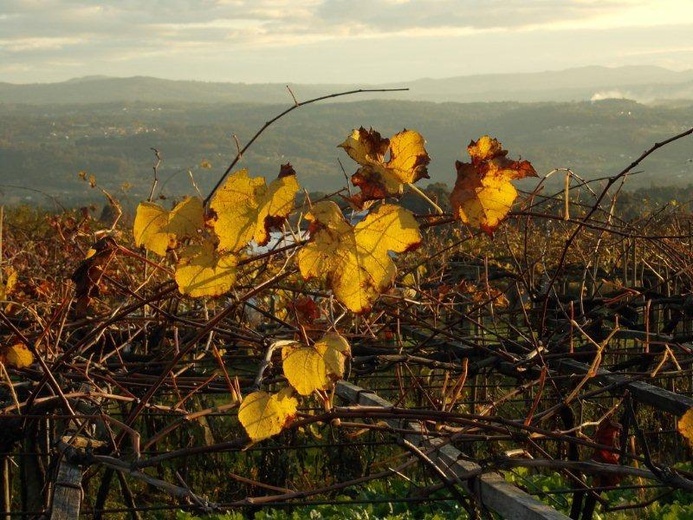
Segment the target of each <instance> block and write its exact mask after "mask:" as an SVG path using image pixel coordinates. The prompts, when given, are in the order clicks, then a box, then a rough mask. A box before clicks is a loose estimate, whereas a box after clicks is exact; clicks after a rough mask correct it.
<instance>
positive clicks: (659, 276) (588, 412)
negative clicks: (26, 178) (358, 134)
mask: <svg viewBox="0 0 693 520" xmlns="http://www.w3.org/2000/svg"><path fill="white" fill-rule="evenodd" d="M313 101H315V100H311V101H309V102H304V103H296V104H295V106H294V107H292V108H291V109H289V111H291V110H293V109H294V108H297V107H299V106H302V105H304V104H307V103H310V102H313ZM289 111H287V113H288V112H289ZM282 115H284V114H281V115H280V116H279V117H281V116H282ZM271 123H272V121H270V122H269V123H268V124H267V125H266V127H267V126H269V125H270V124H271ZM266 127H264V128H263V129H262V130H261V131H260V133H261V132H262V131H263V130H264V129H265V128H266ZM692 132H693V129H691V130H689V131H687V132H684V133H682V134H680V135H678V136H675V137H672V138H671V139H668V140H666V141H664V142H662V143H658V144H656V145H654V146H653V147H652V149H650V150H648V151H647V152H645V153H644V154H643V155H642V156H641V157H640V158H639V159H638V160H636V161H634V162H633V164H631V165H629V166H628V167H627V168H626V169H624V170H623V172H620V173H619V174H617V175H614V176H613V177H610V178H607V179H604V180H600V181H593V182H585V181H582V180H580V179H579V178H578V177H577V176H576V175H575V174H574V173H573V172H571V171H569V170H565V171H562V172H560V173H562V174H564V175H565V178H566V184H565V188H564V189H563V190H561V191H558V192H556V193H549V192H548V188H546V187H545V186H544V184H543V183H542V184H540V186H539V187H538V188H537V189H535V190H534V191H533V192H532V193H529V194H527V197H526V198H525V201H524V203H523V205H522V206H521V207H520V208H519V210H518V211H517V212H516V213H514V214H513V216H512V218H511V219H510V220H509V221H508V222H507V223H506V224H505V225H504V226H503V227H502V228H501V229H499V230H498V232H497V233H496V234H495V236H494V237H493V238H490V237H487V236H482V235H479V234H477V233H473V232H471V231H470V230H468V229H466V228H464V227H461V226H460V225H459V224H454V225H452V226H450V225H449V221H450V220H451V219H450V218H448V217H447V216H446V215H442V216H441V215H439V214H437V213H436V214H432V215H420V216H419V217H420V220H421V221H422V222H425V223H428V225H429V227H428V229H427V233H428V237H427V240H428V242H427V244H428V245H427V247H426V248H425V250H419V251H418V252H415V253H411V254H409V255H407V256H406V257H403V258H402V259H401V262H400V265H399V274H398V278H397V283H396V285H395V287H393V288H392V290H391V291H390V292H389V293H388V294H385V295H383V297H381V299H380V300H379V302H378V304H377V305H376V307H375V308H374V309H373V310H372V311H371V312H370V313H369V314H367V315H361V316H354V315H350V314H348V313H346V312H344V310H343V309H342V307H341V306H340V305H339V304H338V303H337V302H336V301H335V300H334V299H333V298H332V297H331V296H330V294H329V293H328V292H326V291H325V290H324V289H322V288H321V287H320V286H319V285H316V284H314V283H312V282H311V283H308V282H305V281H303V280H302V279H300V278H299V277H296V276H294V275H295V272H294V270H292V268H287V265H288V262H287V259H288V258H290V256H291V255H292V254H293V251H294V248H293V247H291V246H287V247H281V246H278V247H276V248H274V249H271V250H269V251H268V252H267V253H265V254H262V255H260V256H258V257H255V259H254V260H253V261H248V262H247V263H246V264H244V265H242V266H241V267H242V268H243V270H242V273H241V275H240V276H239V279H240V283H239V285H238V286H237V288H236V289H234V291H233V292H232V293H229V294H228V295H226V296H224V297H222V298H216V299H209V300H194V299H189V298H184V297H181V296H180V295H179V294H178V293H177V291H176V290H175V287H174V285H173V283H172V282H171V281H170V273H168V272H167V269H166V268H165V267H164V266H163V265H162V264H160V263H157V262H154V261H152V260H151V259H150V258H148V257H146V255H145V254H144V253H143V252H141V251H138V250H136V249H135V248H134V247H133V246H132V243H133V242H132V239H131V237H130V236H129V231H128V230H127V229H126V228H124V227H123V228H119V229H117V230H115V231H114V232H112V233H109V234H108V236H107V237H105V238H99V239H98V240H97V239H96V238H97V237H98V236H100V235H99V234H98V232H99V231H101V230H102V228H103V226H102V224H100V223H99V222H98V221H97V220H96V219H93V218H91V217H90V216H89V214H88V213H83V212H74V213H73V212H65V213H63V214H60V215H47V214H42V213H40V212H36V213H31V212H29V213H26V212H25V213H24V214H22V213H21V212H17V213H16V214H15V215H14V216H13V219H14V220H6V221H5V222H4V224H3V235H2V262H3V266H9V265H12V266H13V269H15V270H16V271H17V272H18V273H20V276H19V282H17V284H16V286H15V287H14V288H13V290H12V292H11V293H10V292H7V293H6V295H5V301H4V302H3V303H2V309H0V321H1V324H0V334H2V338H3V344H7V345H11V344H21V345H23V346H24V347H25V348H26V349H28V351H30V352H31V354H32V357H33V363H31V364H30V365H29V366H25V367H19V368H18V367H13V366H12V365H11V364H10V363H7V362H5V361H7V360H6V359H5V360H4V361H3V365H2V374H0V376H2V378H1V380H2V384H1V386H0V408H1V409H2V411H1V415H0V421H1V424H2V428H0V459H1V465H0V468H1V470H2V473H1V475H2V487H3V493H2V494H1V496H0V506H1V507H2V508H3V509H2V511H3V512H6V513H9V512H10V511H18V510H21V511H23V512H24V513H25V515H27V516H31V515H34V514H35V515H38V514H44V513H46V512H49V511H51V512H52V514H54V515H57V514H60V512H61V511H62V512H65V511H67V513H65V514H73V513H74V512H75V511H79V508H80V507H81V509H82V511H83V512H85V511H86V512H88V513H90V514H91V515H92V516H93V517H95V518H101V517H103V516H104V515H105V514H108V513H109V512H110V513H114V512H122V513H123V514H127V515H129V516H130V517H132V518H138V517H141V516H140V515H141V513H142V512H146V511H151V510H157V509H165V508H171V509H180V508H187V509H189V510H192V511H196V512H198V513H203V512H210V511H217V512H218V511H225V510H228V509H232V508H235V507H258V506H268V505H274V506H277V505H282V504H294V505H295V504H300V503H310V504H315V503H319V501H325V500H328V501H329V500H333V501H335V502H338V501H340V500H342V499H343V497H345V496H352V498H353V497H354V496H356V495H357V494H358V492H359V490H360V489H362V488H363V487H364V486H365V485H367V484H369V483H371V484H372V483H374V482H376V483H377V482H392V481H400V482H401V483H405V486H404V488H402V487H400V488H398V489H400V490H401V489H407V493H406V494H405V495H403V494H402V493H400V495H399V496H392V497H388V500H392V501H396V500H402V501H412V502H417V501H438V500H445V501H447V502H451V503H455V504H459V505H460V506H461V507H463V508H465V509H466V510H467V512H468V514H469V515H470V517H489V515H490V513H489V512H488V511H489V510H495V511H496V512H499V513H501V514H510V513H508V511H510V509H507V504H508V503H512V504H513V505H512V507H515V504H524V506H523V507H525V508H527V510H532V511H535V512H536V514H537V515H539V516H535V518H558V517H560V516H551V515H554V514H556V515H558V513H556V512H555V511H552V510H544V509H542V508H541V506H540V504H539V502H538V501H536V500H534V499H533V498H532V497H531V496H529V495H526V494H525V493H519V494H518V495H513V494H512V493H513V492H512V491H508V488H509V487H512V486H510V485H509V484H508V483H507V482H510V481H512V482H515V483H518V484H519V487H520V488H522V489H523V490H524V491H526V492H527V493H529V494H530V495H531V494H537V493H535V491H536V489H535V488H533V487H532V485H531V481H532V476H536V475H556V476H557V478H559V479H561V480H560V482H561V484H559V485H558V486H557V488H556V489H555V493H556V495H555V496H549V497H548V500H552V501H553V503H554V504H558V506H561V503H559V502H560V501H557V499H556V497H557V496H558V497H564V496H569V497H570V500H568V501H567V502H566V503H565V504H564V505H565V508H566V511H565V512H566V514H569V515H570V516H571V517H572V518H575V519H578V518H582V519H585V520H586V519H589V518H591V517H592V512H593V511H594V509H595V507H597V506H599V507H601V508H602V510H604V511H614V510H619V509H624V508H639V507H646V506H647V505H648V504H651V503H652V502H653V501H655V500H658V499H660V498H661V497H665V496H667V495H668V494H671V493H672V492H673V491H674V490H683V491H686V492H693V474H692V473H691V472H690V471H689V470H690V468H688V469H687V468H685V467H681V466H680V465H678V464H677V463H678V462H681V461H683V460H687V459H688V458H689V455H690V451H689V450H690V448H689V446H687V445H686V443H685V441H684V440H683V438H682V437H681V436H680V435H679V434H678V432H677V431H676V429H677V420H678V417H680V416H681V415H682V414H683V413H685V412H686V411H687V410H688V409H689V408H691V407H692V406H693V388H692V382H693V369H692V366H691V365H692V363H693V356H692V355H691V352H692V350H691V349H692V348H693V272H692V267H691V261H690V260H691V257H692V256H693V233H692V232H691V228H692V223H693V217H692V216H691V205H690V202H691V201H688V204H685V203H684V204H679V205H677V206H675V207H665V208H659V209H658V210H657V211H652V212H649V213H647V214H643V215H641V216H640V217H639V218H638V219H635V220H629V221H626V220H623V219H621V218H620V217H619V195H620V193H621V190H622V189H623V186H624V185H625V184H626V181H627V177H628V174H629V173H630V172H631V171H632V170H633V168H635V167H636V166H637V165H638V164H639V163H640V161H642V160H643V159H644V158H645V157H647V156H648V155H649V154H651V153H654V152H655V151H657V150H658V149H659V148H661V147H663V146H665V145H666V144H667V143H669V142H672V141H674V140H677V139H682V138H685V137H686V136H688V135H690V134H691V133H692ZM256 137H257V136H256ZM254 140H255V138H253V140H251V142H249V143H248V146H249V145H250V144H252V142H253V141H254ZM246 148H247V146H246ZM244 149H245V148H244ZM241 155H242V150H239V153H238V158H237V159H240V157H241ZM158 159H159V156H158V154H157V160H158ZM236 162H237V161H234V163H233V164H232V165H231V166H230V167H229V169H228V170H227V173H228V172H229V171H230V170H231V168H232V167H233V165H234V164H235V163H236ZM155 171H156V169H155ZM220 182H221V181H220ZM307 203H309V202H307ZM444 223H446V225H443V224H444ZM90 248H91V249H92V251H91V253H90V254H87V253H88V250H89V249H90ZM83 258H87V260H81V259H83ZM335 327H338V329H339V330H340V332H341V333H342V334H343V335H345V336H346V337H348V339H349V340H350V342H351V344H352V357H351V360H350V370H349V376H348V378H347V380H348V382H341V383H340V384H338V385H337V388H336V390H335V395H333V396H322V397H323V398H316V399H314V400H312V401H311V400H308V401H306V402H305V403H304V407H303V408H302V409H301V411H300V413H299V416H298V418H297V419H296V420H295V421H294V422H293V423H292V424H291V425H290V426H289V427H287V429H286V430H285V431H284V432H283V433H282V434H281V435H280V436H278V437H277V438H275V439H272V440H270V441H266V442H264V443H261V444H260V445H254V446H251V445H249V441H248V439H247V438H246V436H245V433H244V432H243V430H242V428H241V427H240V426H239V424H238V421H237V419H236V413H237V408H238V405H239V402H240V400H241V397H242V395H243V394H245V393H247V392H249V391H252V390H254V389H257V388H258V387H259V386H260V385H264V386H268V387H271V386H272V385H273V384H276V383H277V382H279V381H280V380H281V379H282V375H281V370H280V364H281V363H280V359H279V357H278V356H279V353H278V352H275V351H274V350H273V349H272V344H273V343H274V342H275V341H277V340H281V339H304V338H306V339H307V338H314V337H317V336H319V335H320V334H321V333H324V332H325V331H327V330H330V329H333V328H335ZM325 403H331V404H333V405H334V406H330V407H328V408H325ZM450 450H452V451H450ZM518 468H523V470H522V471H520V470H518ZM499 474H501V475H504V478H505V479H506V480H507V482H506V480H504V479H503V478H500V477H499V476H498V475H499ZM624 488H632V489H634V490H636V491H637V493H635V494H634V498H632V499H631V500H628V501H626V502H623V503H619V504H612V503H610V501H609V498H608V497H609V495H608V492H610V491H613V490H615V489H624ZM490 489H493V490H496V491H497V490H501V491H502V492H503V493H504V494H503V495H502V496H503V497H504V498H503V499H493V498H492V497H491V494H490V493H488V492H486V493H484V492H483V490H487V491H488V490H490ZM513 489H515V488H513ZM349 493H352V495H349ZM538 494H539V495H540V498H546V496H541V493H538ZM561 500H562V499H561ZM533 514H534V513H533ZM541 515H545V516H541ZM56 518H57V516H56Z"/></svg>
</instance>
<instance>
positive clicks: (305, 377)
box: [282, 332, 351, 395]
mask: <svg viewBox="0 0 693 520" xmlns="http://www.w3.org/2000/svg"><path fill="white" fill-rule="evenodd" d="M350 352H351V347H350V346H349V343H348V342H347V340H346V339H344V337H342V336H341V335H340V334H337V333H336V332H331V333H328V334H326V335H325V336H324V337H323V338H322V339H321V340H320V341H318V342H317V343H315V344H314V345H309V346H307V345H302V344H300V343H292V344H289V345H286V346H284V348H282V367H283V369H284V375H285V376H286V378H287V379H288V381H289V383H290V384H291V386H293V387H294V388H295V389H296V391H297V392H298V393H299V394H301V395H309V394H312V393H313V392H314V391H315V390H328V389H329V388H331V387H332V385H333V383H334V381H335V380H338V379H341V378H342V377H344V366H345V362H346V358H347V357H348V356H349V355H350Z"/></svg>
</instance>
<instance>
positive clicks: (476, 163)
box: [450, 135, 537, 233]
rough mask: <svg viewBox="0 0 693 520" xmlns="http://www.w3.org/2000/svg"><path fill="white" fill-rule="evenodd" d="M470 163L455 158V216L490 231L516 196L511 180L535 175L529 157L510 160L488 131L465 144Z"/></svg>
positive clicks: (452, 194)
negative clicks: (488, 134)
mask: <svg viewBox="0 0 693 520" xmlns="http://www.w3.org/2000/svg"><path fill="white" fill-rule="evenodd" d="M467 151H468V152H469V155H470V157H471V159H472V162H471V163H463V162H460V161H457V162H456V163H455V166H456V168H457V182H456V183H455V188H454V189H453V190H452V193H451V194H450V202H451V204H452V208H453V214H454V215H455V218H457V219H458V220H461V221H462V222H464V223H465V224H469V225H470V226H472V227H477V228H480V229H482V230H483V231H485V232H486V233H493V231H494V230H495V229H496V228H497V227H498V225H499V224H500V222H501V221H502V220H503V219H504V218H505V217H506V215H507V214H508V212H509V211H510V208H511V207H512V205H513V202H514V201H515V198H516V197H517V190H516V189H515V187H514V186H513V185H512V184H511V183H510V181H511V180H515V179H521V178H523V177H530V176H531V177H536V175H537V172H536V171H535V170H534V167H533V166H532V165H531V164H530V163H529V162H528V161H512V160H510V159H507V158H506V157H505V156H506V154H507V153H508V152H507V151H506V150H503V148H502V147H501V144H500V143H499V142H498V141H497V140H496V139H493V138H491V137H489V136H487V135H485V136H483V137H481V138H480V139H479V140H478V141H472V142H471V143H470V144H469V146H468V147H467Z"/></svg>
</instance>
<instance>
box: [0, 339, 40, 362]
mask: <svg viewBox="0 0 693 520" xmlns="http://www.w3.org/2000/svg"><path fill="white" fill-rule="evenodd" d="M0 362H2V363H3V364H5V365H6V366H9V367H14V368H25V367H28V366H31V364H32V363H33V362H34V356H33V354H32V353H31V351H30V350H29V349H28V348H27V347H26V345H24V344H23V343H15V344H14V345H11V346H9V347H5V348H3V349H2V350H0Z"/></svg>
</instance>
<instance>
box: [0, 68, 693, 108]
mask: <svg viewBox="0 0 693 520" xmlns="http://www.w3.org/2000/svg"><path fill="white" fill-rule="evenodd" d="M289 87H290V88H291V91H292V92H293V94H294V95H295V96H296V97H297V99H298V100H299V101H301V100H307V99H310V98H313V97H317V96H321V95H327V94H331V93H335V92H342V91H348V90H353V89H360V88H363V89H371V88H373V89H378V88H408V89H409V90H408V91H407V92H397V93H378V94H377V95H372V96H371V95H362V96H361V97H360V99H364V97H366V98H368V97H371V98H372V97H377V98H378V99H400V100H412V101H434V102H458V103H469V102H489V101H519V102H536V101H588V100H601V99H608V98H627V99H633V100H636V101H638V102H640V103H656V102H660V101H664V100H693V70H687V71H682V72H675V71H671V70H667V69H664V68H660V67H652V66H631V67H616V68H607V67H582V68H574V69H567V70H562V71H549V72H537V73H524V74H485V75H472V76H458V77H453V78H445V79H431V78H426V79H419V80H415V81H409V82H399V83H391V84H386V85H368V84H312V85H308V84H300V85H294V84H292V85H289ZM135 101H141V102H150V103H176V102H186V103H190V102H199V103H261V104H266V103H286V102H292V101H293V100H292V98H291V94H290V93H289V92H288V91H287V88H286V85H282V84H278V83H265V84H246V83H210V82H201V81H173V80H165V79H158V78H152V77H145V76H136V77H131V78H113V77H107V76H88V77H84V78H76V79H72V80H69V81H65V82H61V83H45V84H43V83H42V84H21V85H20V84H11V83H0V103H26V104H33V105H42V104H85V103H119V102H135Z"/></svg>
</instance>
